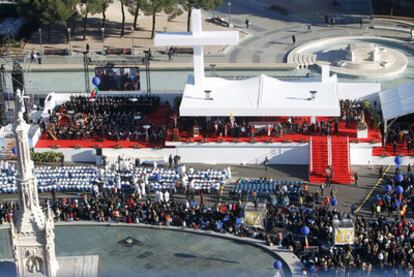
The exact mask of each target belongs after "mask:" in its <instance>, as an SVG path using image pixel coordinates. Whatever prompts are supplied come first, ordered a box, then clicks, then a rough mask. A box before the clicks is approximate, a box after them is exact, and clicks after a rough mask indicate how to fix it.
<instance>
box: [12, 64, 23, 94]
mask: <svg viewBox="0 0 414 277" xmlns="http://www.w3.org/2000/svg"><path fill="white" fill-rule="evenodd" d="M11 76H12V85H13V91H14V92H16V90H17V89H20V90H23V88H24V76H23V69H22V67H21V66H20V65H19V64H13V71H12V73H11Z"/></svg>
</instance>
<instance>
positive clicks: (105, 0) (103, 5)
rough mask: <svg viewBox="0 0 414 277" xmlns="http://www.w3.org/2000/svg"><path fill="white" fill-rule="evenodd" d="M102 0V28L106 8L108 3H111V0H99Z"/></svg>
mask: <svg viewBox="0 0 414 277" xmlns="http://www.w3.org/2000/svg"><path fill="white" fill-rule="evenodd" d="M101 1H102V24H101V25H102V26H101V27H102V28H105V22H106V10H107V9H108V6H109V4H111V3H113V0H101Z"/></svg>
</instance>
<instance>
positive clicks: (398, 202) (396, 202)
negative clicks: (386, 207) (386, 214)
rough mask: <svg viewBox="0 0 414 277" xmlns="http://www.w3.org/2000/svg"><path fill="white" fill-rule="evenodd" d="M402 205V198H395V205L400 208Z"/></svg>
mask: <svg viewBox="0 0 414 277" xmlns="http://www.w3.org/2000/svg"><path fill="white" fill-rule="evenodd" d="M400 206H401V202H400V200H395V207H397V208H399V207H400Z"/></svg>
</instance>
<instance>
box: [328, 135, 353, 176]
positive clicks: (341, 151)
mask: <svg viewBox="0 0 414 277" xmlns="http://www.w3.org/2000/svg"><path fill="white" fill-rule="evenodd" d="M332 167H333V170H334V174H333V180H332V182H333V183H338V184H352V183H353V174H352V172H351V166H350V160H349V145H348V141H347V138H346V137H338V136H333V137H332Z"/></svg>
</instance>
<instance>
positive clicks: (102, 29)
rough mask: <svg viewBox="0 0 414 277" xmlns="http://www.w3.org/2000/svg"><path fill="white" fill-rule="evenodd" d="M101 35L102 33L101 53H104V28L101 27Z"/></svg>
mask: <svg viewBox="0 0 414 277" xmlns="http://www.w3.org/2000/svg"><path fill="white" fill-rule="evenodd" d="M101 35H102V55H105V28H104V27H102V28H101Z"/></svg>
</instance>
